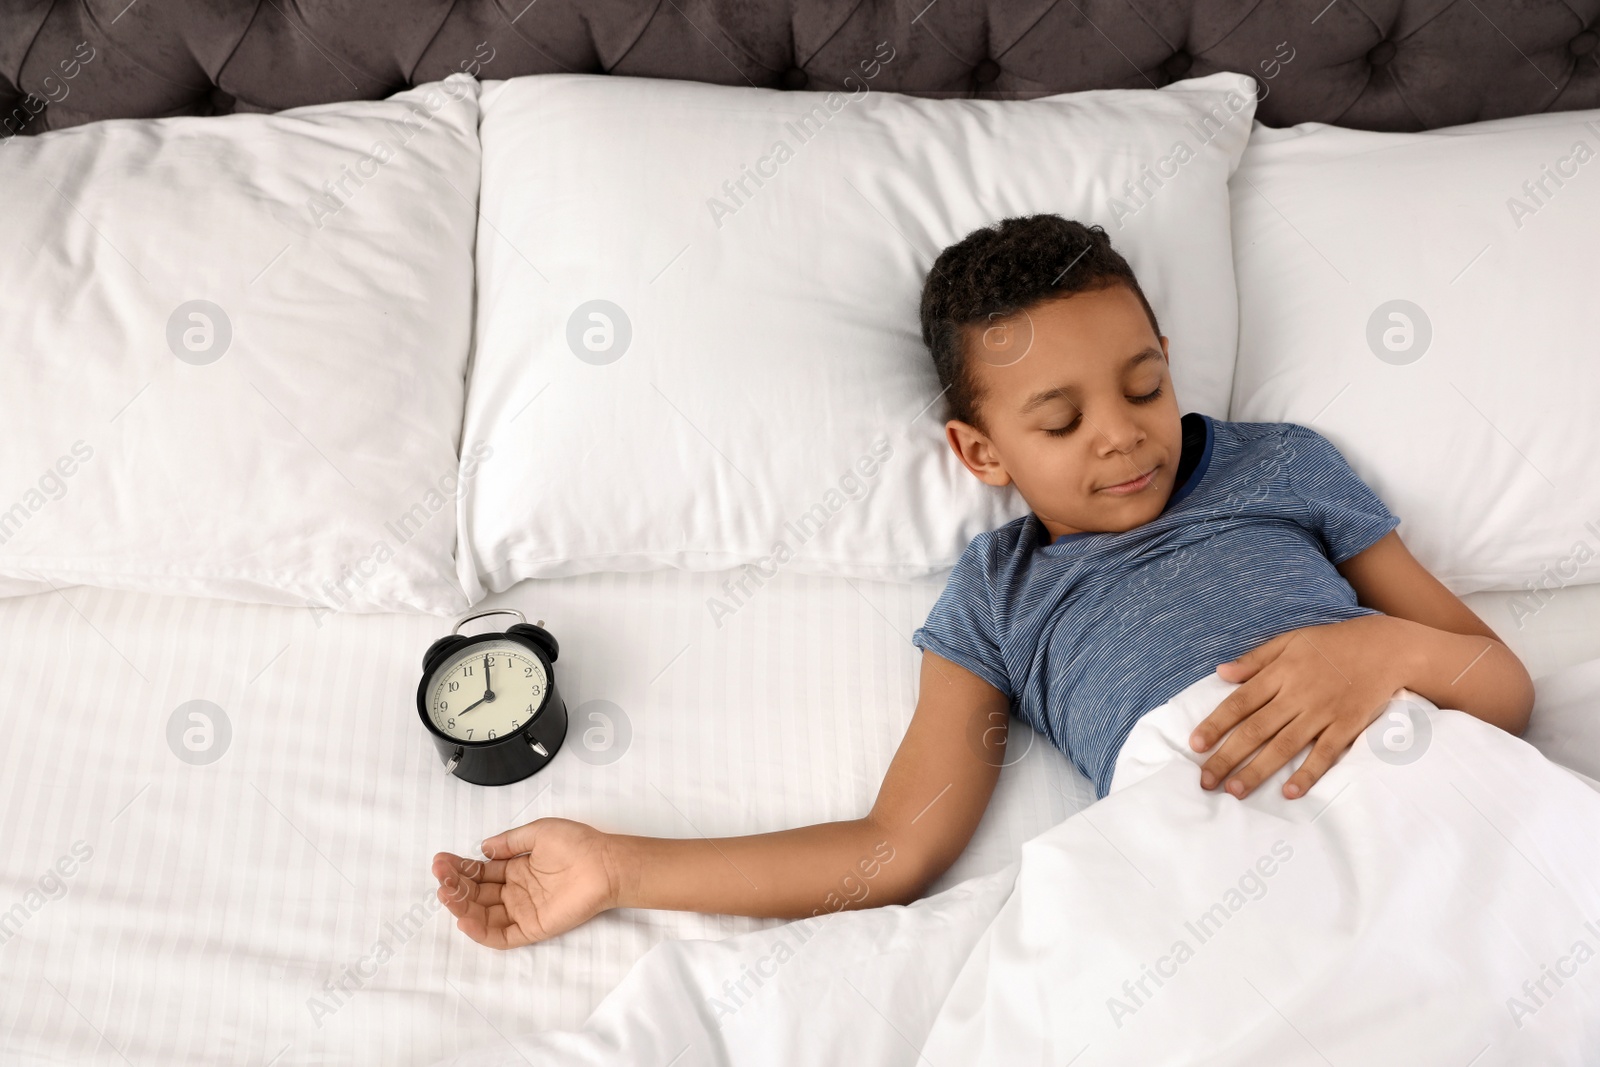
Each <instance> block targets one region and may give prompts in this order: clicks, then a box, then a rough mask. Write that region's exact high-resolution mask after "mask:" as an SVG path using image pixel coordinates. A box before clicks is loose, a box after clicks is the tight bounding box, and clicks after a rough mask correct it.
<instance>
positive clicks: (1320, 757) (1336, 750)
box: [1283, 728, 1355, 800]
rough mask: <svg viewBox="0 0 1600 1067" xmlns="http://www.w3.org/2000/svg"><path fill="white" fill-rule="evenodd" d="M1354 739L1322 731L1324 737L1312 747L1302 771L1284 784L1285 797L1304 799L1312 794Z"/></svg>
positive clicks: (1330, 730) (1329, 731)
mask: <svg viewBox="0 0 1600 1067" xmlns="http://www.w3.org/2000/svg"><path fill="white" fill-rule="evenodd" d="M1353 740H1355V738H1354V737H1345V736H1344V735H1343V734H1339V735H1335V734H1334V731H1333V730H1332V729H1331V728H1330V729H1327V730H1324V731H1322V736H1321V737H1319V738H1317V743H1316V744H1315V745H1313V746H1311V754H1310V755H1308V756H1307V757H1306V760H1305V762H1304V763H1302V764H1300V769H1299V770H1297V771H1295V772H1294V773H1293V774H1291V775H1290V776H1289V780H1288V781H1287V782H1284V783H1283V795H1284V796H1286V797H1288V798H1289V799H1291V800H1293V799H1294V798H1295V797H1303V796H1305V795H1306V793H1308V792H1310V790H1311V787H1312V786H1314V785H1316V784H1317V783H1318V782H1319V781H1321V780H1322V776H1323V775H1324V774H1327V773H1328V769H1329V768H1330V767H1332V766H1333V765H1334V764H1335V763H1338V762H1339V757H1340V756H1341V755H1343V754H1344V751H1345V749H1347V748H1349V747H1350V742H1351V741H1353Z"/></svg>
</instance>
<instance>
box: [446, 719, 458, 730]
mask: <svg viewBox="0 0 1600 1067" xmlns="http://www.w3.org/2000/svg"><path fill="white" fill-rule="evenodd" d="M444 728H445V729H446V730H454V729H455V728H456V721H455V720H454V719H446V720H445V722H444Z"/></svg>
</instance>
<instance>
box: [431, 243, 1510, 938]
mask: <svg viewBox="0 0 1600 1067" xmlns="http://www.w3.org/2000/svg"><path fill="white" fill-rule="evenodd" d="M921 313H922V337H923V341H924V343H925V344H926V345H927V346H928V349H929V352H930V353H931V355H932V357H933V362H934V366H935V367H936V368H937V370H938V374H939V379H940V382H941V383H942V384H943V385H944V386H945V389H946V395H947V402H948V404H949V409H950V418H949V421H948V422H947V423H946V425H945V434H946V438H947V440H948V442H949V444H950V447H951V448H952V449H953V450H954V451H955V453H956V455H957V456H958V457H959V458H960V460H961V462H962V463H963V464H964V465H965V466H966V468H967V469H968V470H970V471H971V472H972V473H973V474H974V475H975V476H976V477H978V478H979V479H981V480H982V481H984V482H985V483H987V484H989V485H993V486H1006V485H1015V486H1016V487H1017V490H1018V492H1019V493H1020V495H1021V496H1022V498H1023V500H1024V501H1025V502H1026V503H1027V504H1028V506H1029V508H1030V512H1029V514H1027V515H1025V516H1023V517H1022V518H1019V519H1016V520H1013V521H1011V522H1008V523H1006V524H1005V525H1003V526H1001V527H1000V528H998V529H995V530H990V531H988V532H986V533H982V534H979V535H978V536H977V537H975V538H973V540H972V542H971V543H970V544H969V545H968V546H967V548H966V550H965V551H964V552H963V553H962V555H961V557H960V559H959V560H958V561H957V563H956V566H955V568H954V570H953V571H952V572H951V574H950V577H949V580H948V583H947V585H946V586H945V589H944V592H943V593H942V594H941V595H940V597H939V599H938V601H937V602H936V603H935V604H934V607H933V609H932V611H931V612H930V613H929V615H928V618H927V621H926V623H925V624H924V625H923V626H922V627H921V628H919V629H918V630H917V631H916V632H915V633H914V634H913V635H912V641H913V643H914V644H916V645H917V647H919V648H920V649H922V667H921V680H920V689H919V694H918V698H917V706H916V711H915V713H914V715H913V717H912V720H911V724H910V726H909V727H908V728H907V730H906V734H905V737H904V739H903V740H902V741H901V743H900V747H899V749H898V750H897V751H896V753H895V756H894V758H893V760H892V761H891V762H890V765H889V769H888V771H887V773H886V774H885V776H884V780H883V784H882V786H881V787H880V788H879V791H878V795H877V799H876V801H875V802H874V803H873V805H872V810H871V811H869V812H868V813H867V814H866V815H865V816H863V817H862V818H859V819H853V820H848V821H840V822H831V823H823V824H819V825H814V826H804V827H799V828H796V829H792V830H783V831H779V832H774V833H767V834H755V835H751V836H746V837H733V838H722V839H717V840H709V839H704V838H696V839H665V838H648V837H636V836H631V835H626V834H609V833H603V832H601V831H599V830H597V829H595V828H593V827H591V826H588V825H586V824H584V823H580V822H574V821H571V820H568V819H559V818H546V819H538V820H535V821H534V822H531V823H528V824H526V825H524V826H519V827H517V828H515V829H512V830H508V831H506V832H504V833H501V834H498V835H496V836H494V837H491V838H489V839H488V840H486V841H485V842H483V851H484V855H485V856H486V857H488V859H487V860H486V861H479V860H473V859H465V858H462V857H459V856H455V855H452V854H450V853H440V854H439V855H437V856H436V857H435V858H434V861H433V872H434V874H435V876H436V877H437V878H438V879H439V881H440V888H439V898H440V900H441V901H442V902H443V903H444V904H445V905H446V906H447V907H448V908H449V910H450V911H451V913H452V914H454V915H455V916H456V919H457V922H456V925H457V926H458V927H459V928H460V929H461V930H462V931H463V932H464V933H466V934H467V935H468V936H469V937H471V938H472V939H473V940H475V941H479V942H481V943H483V944H486V945H491V946H494V947H496V948H514V947H516V946H519V945H526V944H529V943H531V942H535V941H541V940H544V939H546V938H549V937H553V936H555V935H557V934H560V933H562V932H563V931H566V930H569V929H571V928H572V927H574V926H577V925H578V924H580V923H582V922H584V921H586V920H587V919H589V918H590V917H592V916H594V915H595V914H597V913H599V912H601V911H604V910H606V909H608V908H615V907H629V908H668V909H678V910H689V911H701V912H716V913H724V914H737V915H752V916H763V917H778V918H799V917H804V916H808V915H814V914H817V913H819V912H823V911H829V910H839V909H842V908H853V907H866V906H875V905H881V904H903V903H908V902H910V901H912V900H915V899H916V898H917V897H918V896H920V895H921V894H922V892H923V891H924V890H925V889H926V887H927V886H928V885H929V884H930V883H931V882H932V881H933V880H934V879H935V878H937V877H938V876H939V875H940V874H942V873H943V872H944V871H945V870H946V869H947V868H948V867H949V866H950V864H951V863H953V862H954V861H955V859H956V858H957V857H958V856H959V855H960V854H961V851H962V849H964V848H965V847H966V845H967V842H968V840H969V839H970V838H971V836H972V833H973V831H974V830H975V829H976V828H977V825H978V820H979V818H980V817H981V816H982V815H983V811H984V808H985V807H986V806H987V804H988V802H989V798H990V795H991V794H992V792H993V790H994V786H995V781H996V779H997V777H998V775H999V769H1000V767H1001V766H1002V764H1003V763H1004V756H1005V746H1006V735H1007V729H1006V726H1007V723H1008V722H1009V716H1010V715H1011V714H1015V715H1016V716H1017V717H1018V718H1020V719H1022V720H1023V721H1024V722H1026V723H1027V724H1028V725H1030V726H1031V727H1033V728H1034V729H1035V730H1037V731H1038V732H1039V733H1041V734H1043V735H1044V737H1046V738H1047V739H1048V740H1049V741H1050V742H1051V743H1052V744H1054V745H1056V746H1057V747H1058V748H1060V749H1061V750H1062V751H1063V752H1064V753H1066V755H1067V756H1068V757H1069V758H1070V759H1071V760H1072V762H1073V764H1074V765H1075V766H1077V768H1078V769H1079V770H1080V771H1082V772H1083V773H1084V774H1085V775H1087V776H1088V778H1089V780H1090V781H1091V782H1093V783H1094V787H1095V792H1096V795H1097V796H1098V797H1103V796H1105V795H1106V792H1107V790H1108V788H1109V786H1110V782H1111V776H1112V772H1113V770H1114V768H1115V764H1116V758H1117V752H1118V750H1119V748H1120V747H1121V745H1122V743H1123V742H1124V741H1125V740H1126V738H1127V737H1128V734H1129V732H1130V731H1131V730H1132V729H1133V726H1134V724H1135V722H1136V721H1137V720H1138V719H1139V717H1140V716H1141V715H1143V714H1144V713H1146V712H1148V711H1150V710H1152V709H1154V708H1156V707H1159V706H1160V705H1162V704H1163V703H1165V702H1166V701H1167V700H1169V699H1170V698H1171V697H1173V696H1175V695H1176V694H1177V693H1179V692H1181V691H1182V690H1183V689H1185V688H1186V687H1188V686H1189V685H1190V684H1191V683H1193V682H1195V681H1197V680H1199V679H1200V678H1202V677H1204V676H1205V675H1207V674H1209V673H1211V672H1212V671H1216V672H1217V673H1218V674H1219V675H1220V676H1221V677H1222V678H1223V679H1224V680H1225V681H1229V682H1237V683H1242V684H1240V685H1239V686H1238V687H1237V688H1236V689H1235V690H1234V691H1233V692H1232V693H1230V694H1229V696H1228V697H1227V698H1226V699H1225V700H1223V701H1222V702H1221V703H1220V704H1219V705H1218V706H1217V708H1216V709H1215V710H1214V711H1213V712H1212V713H1211V714H1210V715H1209V716H1208V717H1207V718H1206V719H1205V720H1204V721H1203V722H1201V723H1200V725H1199V726H1198V727H1197V728H1196V729H1195V731H1194V734H1193V736H1192V737H1191V738H1190V745H1191V746H1192V747H1193V748H1194V750H1195V751H1196V752H1197V753H1206V752H1210V753H1211V755H1210V756H1209V758H1208V759H1207V760H1206V761H1205V762H1204V763H1203V765H1202V766H1201V769H1200V775H1199V782H1198V783H1197V788H1202V789H1217V788H1222V789H1225V790H1226V791H1227V792H1228V793H1229V794H1231V795H1232V796H1234V797H1237V798H1240V799H1243V798H1244V797H1247V796H1249V794H1250V792H1251V790H1252V789H1254V788H1255V787H1256V786H1257V785H1259V784H1260V783H1261V782H1262V781H1264V780H1265V779H1266V778H1268V777H1269V776H1271V775H1272V774H1273V773H1274V772H1276V771H1278V770H1279V769H1280V768H1283V767H1284V766H1285V765H1287V764H1288V763H1289V762H1290V761H1291V760H1293V759H1295V758H1296V757H1297V756H1298V755H1299V754H1300V753H1302V752H1304V753H1306V754H1305V756H1304V758H1303V759H1302V760H1301V761H1300V762H1299V764H1298V766H1297V767H1296V769H1295V770H1294V772H1293V773H1292V774H1291V775H1290V776H1289V778H1288V780H1287V781H1286V782H1285V783H1284V785H1283V787H1282V788H1283V795H1284V796H1285V797H1287V798H1289V799H1291V800H1292V799H1294V798H1297V797H1301V796H1304V795H1305V793H1306V791H1307V790H1309V789H1310V788H1311V787H1312V786H1313V785H1314V784H1315V783H1316V781H1317V779H1318V778H1320V777H1321V776H1322V775H1323V774H1324V773H1325V772H1326V771H1327V770H1328V768H1329V767H1330V766H1332V765H1333V764H1334V762H1335V761H1337V760H1338V759H1339V757H1340V756H1341V755H1342V754H1343V753H1344V752H1345V751H1346V750H1347V749H1348V748H1349V747H1350V745H1351V743H1352V742H1353V741H1354V740H1355V739H1356V738H1357V737H1359V736H1360V735H1361V733H1362V731H1363V730H1365V729H1366V727H1367V726H1368V725H1369V724H1370V723H1371V722H1372V721H1373V720H1374V719H1375V718H1376V717H1377V715H1378V714H1379V712H1380V711H1381V710H1382V708H1383V706H1384V705H1385V704H1386V703H1387V702H1388V700H1389V698H1390V697H1391V695H1393V693H1394V692H1395V691H1396V690H1397V689H1399V688H1401V687H1405V688H1407V689H1410V690H1411V691H1413V692H1415V693H1418V694H1420V695H1422V696H1424V697H1426V698H1428V699H1429V700H1431V701H1433V702H1434V703H1435V704H1436V705H1438V706H1439V707H1449V708H1456V709H1459V710H1461V711H1464V712H1467V713H1469V714H1471V715H1474V716H1476V717H1478V718H1480V719H1482V720H1484V721H1485V722H1489V723H1492V724H1494V725H1496V726H1498V727H1500V728H1501V729H1503V730H1506V731H1509V732H1510V733H1513V734H1520V733H1522V731H1523V730H1524V729H1525V728H1526V726H1527V723H1528V716H1529V713H1530V711H1531V709H1532V705H1533V683H1532V681H1531V680H1530V678H1529V676H1528V673H1527V671H1526V670H1525V669H1524V667H1523V665H1522V663H1521V662H1520V661H1519V660H1518V659H1517V657H1516V656H1515V655H1514V654H1513V653H1512V652H1511V651H1510V650H1509V649H1508V648H1507V647H1506V646H1505V645H1504V644H1503V643H1502V642H1501V641H1500V640H1499V639H1498V638H1497V637H1496V636H1495V634H1494V632H1493V631H1492V630H1491V629H1490V628H1489V627H1488V626H1486V625H1484V623H1483V622H1482V621H1481V620H1480V619H1479V618H1478V617H1477V616H1476V615H1475V614H1474V613H1473V612H1472V610H1471V609H1470V608H1468V607H1467V606H1466V605H1465V604H1463V603H1462V602H1461V601H1460V600H1459V599H1458V598H1457V597H1455V596H1454V595H1453V594H1452V593H1450V591H1449V590H1448V589H1446V588H1445V587H1444V586H1443V585H1442V584H1441V583H1440V582H1439V581H1438V580H1437V579H1435V578H1434V577H1433V576H1432V575H1431V574H1429V573H1428V571H1427V570H1426V569H1425V568H1424V567H1423V566H1422V565H1421V564H1419V563H1418V562H1417V561H1416V560H1415V559H1414V558H1413V557H1412V556H1411V554H1410V552H1409V551H1407V549H1406V547H1405V545H1404V544H1402V543H1401V540H1400V537H1399V535H1398V533H1396V532H1395V527H1396V526H1397V525H1399V519H1398V518H1396V517H1395V516H1394V515H1393V514H1391V513H1390V512H1389V510H1388V509H1387V508H1386V507H1385V506H1384V504H1383V502H1382V501H1381V500H1380V499H1379V498H1378V497H1377V495H1376V494H1375V493H1374V492H1373V491H1372V490H1371V489H1370V488H1369V487H1368V486H1367V485H1366V484H1365V483H1363V482H1362V480H1361V479H1360V478H1359V477H1358V476H1357V475H1356V474H1355V472H1354V471H1353V470H1351V468H1350V467H1349V465H1348V464H1347V463H1346V462H1345V460H1344V458H1343V457H1342V456H1341V455H1340V454H1339V452H1338V450H1337V449H1335V448H1334V446H1333V445H1332V444H1330V443H1329V442H1328V441H1327V440H1326V439H1325V438H1323V437H1322V436H1321V435H1319V434H1318V433H1316V432H1315V431H1313V430H1310V429H1307V428H1305V427H1301V426H1297V425H1294V424H1292V423H1247V422H1226V421H1222V420H1218V419H1213V418H1210V417H1209V416H1206V415H1203V414H1199V413H1194V412H1191V413H1188V414H1180V409H1179V404H1178V398H1177V396H1176V394H1175V393H1174V391H1173V387H1172V379H1171V375H1170V373H1169V367H1168V361H1169V352H1168V339H1167V338H1166V337H1164V336H1162V334H1161V329H1160V326H1159V325H1158V324H1157V321H1156V316H1155V313H1154V311H1153V310H1152V309H1151V307H1150V304H1149V302H1148V301H1147V300H1146V299H1145V296H1144V293H1143V291H1142V290H1141V289H1140V288H1139V283H1138V281H1137V279H1136V278H1135V277H1134V274H1133V271H1132V270H1131V269H1130V268H1129V266H1128V264H1127V262H1126V261H1125V260H1124V259H1123V258H1122V256H1121V255H1119V254H1118V253H1117V252H1116V251H1114V250H1113V249H1112V247H1111V243H1110V240H1109V239H1108V238H1107V236H1106V234H1105V231H1104V230H1102V229H1101V228H1099V227H1097V226H1088V227H1086V226H1083V225H1081V224H1079V223H1076V222H1072V221H1069V220H1067V219H1063V218H1061V217H1060V216H1058V215H1048V214H1046V215H1031V216H1025V217H1019V218H1008V219H1005V220H1003V221H1001V222H999V223H998V224H996V225H994V226H991V227H987V228H984V229H980V230H977V231H975V232H973V233H971V234H969V235H968V236H967V237H966V238H964V239H963V240H961V241H960V242H958V243H957V244H955V245H952V246H951V247H949V248H947V249H945V250H944V251H943V252H942V253H941V254H940V256H939V258H938V259H937V261H935V263H934V264H933V267H932V269H931V270H930V271H929V273H928V277H927V281H926V283H925V286H924V289H923V293H922V305H921ZM1219 741H1220V742H1221V743H1220V744H1219ZM863 876H865V877H867V878H870V880H871V882H870V885H871V891H870V892H864V893H861V894H859V895H857V894H855V893H850V894H846V895H844V896H841V895H840V894H839V891H838V890H839V886H840V884H841V879H842V878H843V879H844V880H845V884H848V885H861V886H865V883H864V882H863V881H862V878H863Z"/></svg>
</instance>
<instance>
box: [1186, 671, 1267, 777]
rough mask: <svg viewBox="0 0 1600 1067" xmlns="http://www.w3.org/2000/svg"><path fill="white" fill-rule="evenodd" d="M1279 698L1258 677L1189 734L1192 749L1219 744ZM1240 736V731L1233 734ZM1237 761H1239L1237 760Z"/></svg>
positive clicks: (1246, 683) (1261, 677) (1260, 677)
mask: <svg viewBox="0 0 1600 1067" xmlns="http://www.w3.org/2000/svg"><path fill="white" fill-rule="evenodd" d="M1277 695H1278V691H1277V688H1276V687H1275V686H1274V685H1273V684H1272V682H1271V681H1270V680H1268V679H1267V678H1266V677H1265V676H1263V675H1261V674H1257V675H1256V676H1255V677H1253V678H1251V679H1250V680H1249V681H1247V682H1245V683H1244V684H1243V685H1241V686H1239V688H1237V689H1235V690H1234V691H1233V692H1231V693H1229V694H1228V695H1227V696H1225V697H1223V698H1222V702H1221V703H1219V704H1218V705H1217V706H1216V707H1215V708H1214V709H1213V710H1212V712H1211V714H1210V715H1207V716H1206V717H1205V718H1204V719H1203V720H1201V722H1200V725H1199V726H1196V727H1195V728H1194V733H1192V734H1190V735H1189V747H1190V748H1192V749H1194V750H1195V751H1196V752H1205V751H1206V750H1207V749H1209V748H1210V747H1211V746H1212V745H1214V744H1216V743H1217V738H1219V737H1221V736H1222V735H1223V734H1225V733H1227V732H1228V731H1229V730H1232V729H1233V727H1234V726H1235V725H1237V724H1238V723H1241V722H1245V721H1247V720H1248V719H1249V718H1250V717H1251V716H1253V715H1255V714H1258V713H1259V712H1260V710H1261V709H1262V708H1264V707H1266V706H1267V705H1268V704H1270V703H1272V700H1273V698H1274V697H1276V696H1277ZM1234 733H1235V734H1237V733H1238V731H1237V730H1235V731H1234ZM1236 762H1237V761H1236Z"/></svg>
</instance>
